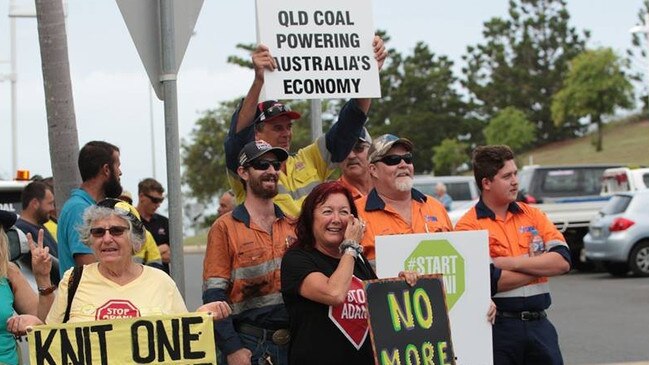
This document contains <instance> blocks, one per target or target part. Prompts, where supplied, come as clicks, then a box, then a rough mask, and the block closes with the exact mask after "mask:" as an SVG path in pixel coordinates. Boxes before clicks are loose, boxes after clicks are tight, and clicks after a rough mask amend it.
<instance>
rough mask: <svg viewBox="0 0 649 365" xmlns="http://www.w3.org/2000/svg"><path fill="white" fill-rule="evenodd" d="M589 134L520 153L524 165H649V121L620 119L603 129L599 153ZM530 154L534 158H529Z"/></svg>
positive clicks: (519, 159)
mask: <svg viewBox="0 0 649 365" xmlns="http://www.w3.org/2000/svg"><path fill="white" fill-rule="evenodd" d="M592 138H593V136H592V135H587V136H584V137H580V138H575V139H572V140H568V141H562V142H556V143H551V144H548V145H546V146H543V147H541V148H537V149H534V150H532V151H528V152H526V153H523V154H521V155H519V156H518V161H519V162H520V163H522V164H525V165H527V164H529V163H530V161H531V162H532V163H533V164H537V165H565V164H589V163H622V164H627V165H632V166H637V165H645V166H649V143H648V142H649V121H648V120H643V121H621V122H617V123H610V124H607V125H606V126H605V128H604V138H603V151H601V152H596V151H595V147H594V146H593V145H592V144H591V140H592ZM530 156H531V159H530Z"/></svg>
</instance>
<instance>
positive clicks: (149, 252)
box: [133, 230, 162, 266]
mask: <svg viewBox="0 0 649 365" xmlns="http://www.w3.org/2000/svg"><path fill="white" fill-rule="evenodd" d="M144 232H145V234H146V239H145V240H144V243H143V244H142V248H140V251H138V252H136V253H135V255H133V261H135V262H137V263H138V264H144V265H151V264H158V265H159V266H162V256H160V250H158V246H157V245H156V243H155V239H154V238H153V235H152V234H151V233H150V232H149V231H147V230H144Z"/></svg>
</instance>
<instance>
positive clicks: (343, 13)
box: [256, 0, 381, 99]
mask: <svg viewBox="0 0 649 365" xmlns="http://www.w3.org/2000/svg"><path fill="white" fill-rule="evenodd" d="M256 10H257V11H256V13H257V40H258V42H259V43H261V44H264V45H266V46H267V47H268V48H269V50H270V52H271V54H272V55H273V57H274V58H275V61H276V62H277V69H276V70H275V71H272V72H271V71H266V73H265V74H264V93H265V99H324V98H332V99H333V98H351V97H355V98H361V97H365V98H378V97H381V86H380V83H379V74H378V66H377V63H376V60H375V59H374V51H373V48H372V41H373V39H374V27H373V25H372V3H371V1H370V0H355V1H343V0H328V1H315V0H272V1H270V0H257V2H256Z"/></svg>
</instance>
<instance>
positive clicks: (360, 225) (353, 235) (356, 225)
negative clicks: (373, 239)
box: [345, 215, 365, 242]
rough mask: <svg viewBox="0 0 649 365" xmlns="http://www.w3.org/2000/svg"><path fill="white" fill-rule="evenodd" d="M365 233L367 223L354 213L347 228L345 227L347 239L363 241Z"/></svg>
mask: <svg viewBox="0 0 649 365" xmlns="http://www.w3.org/2000/svg"><path fill="white" fill-rule="evenodd" d="M364 233H365V223H364V222H363V221H361V220H360V219H359V218H356V217H354V216H353V215H350V216H349V221H348V222H347V228H346V229H345V239H346V240H352V241H355V242H361V239H362V238H363V234H364Z"/></svg>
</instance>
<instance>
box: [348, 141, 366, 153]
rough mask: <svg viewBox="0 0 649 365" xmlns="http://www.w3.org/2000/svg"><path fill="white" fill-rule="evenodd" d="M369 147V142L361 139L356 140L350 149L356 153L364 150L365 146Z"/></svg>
mask: <svg viewBox="0 0 649 365" xmlns="http://www.w3.org/2000/svg"><path fill="white" fill-rule="evenodd" d="M367 147H369V144H368V143H367V142H363V141H358V142H356V144H354V147H353V148H352V151H354V152H356V153H360V152H363V151H365V148H367Z"/></svg>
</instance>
